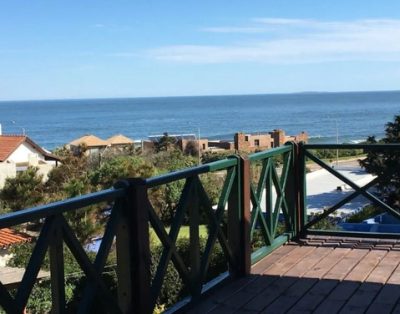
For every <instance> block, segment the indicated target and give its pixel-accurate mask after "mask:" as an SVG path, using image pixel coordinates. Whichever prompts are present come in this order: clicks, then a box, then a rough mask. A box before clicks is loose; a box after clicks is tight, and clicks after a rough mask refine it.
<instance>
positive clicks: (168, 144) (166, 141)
mask: <svg viewBox="0 0 400 314" xmlns="http://www.w3.org/2000/svg"><path fill="white" fill-rule="evenodd" d="M153 144H154V150H155V151H156V152H162V151H169V150H171V149H172V150H174V149H176V144H177V140H176V138H175V137H174V136H169V135H168V133H167V132H165V133H164V135H163V136H162V137H160V138H159V139H157V140H154V141H153Z"/></svg>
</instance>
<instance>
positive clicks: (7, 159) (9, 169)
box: [0, 134, 59, 188]
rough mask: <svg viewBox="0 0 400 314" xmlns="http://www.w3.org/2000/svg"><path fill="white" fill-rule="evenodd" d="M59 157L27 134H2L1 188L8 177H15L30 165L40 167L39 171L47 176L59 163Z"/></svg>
mask: <svg viewBox="0 0 400 314" xmlns="http://www.w3.org/2000/svg"><path fill="white" fill-rule="evenodd" d="M58 161H59V158H58V157H57V156H54V155H53V154H51V153H50V152H48V151H46V150H45V149H43V148H42V147H40V146H39V145H37V144H36V143H35V142H33V141H32V140H31V139H30V138H29V137H27V136H26V135H1V134H0V188H2V187H3V186H4V182H5V179H6V178H7V177H15V176H16V174H17V172H18V171H24V170H26V168H27V167H28V166H34V167H38V168H39V173H40V174H43V175H44V178H46V177H47V174H48V172H49V171H50V170H51V169H52V168H53V167H54V166H56V165H57V163H58Z"/></svg>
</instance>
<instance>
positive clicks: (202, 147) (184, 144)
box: [178, 139, 208, 153]
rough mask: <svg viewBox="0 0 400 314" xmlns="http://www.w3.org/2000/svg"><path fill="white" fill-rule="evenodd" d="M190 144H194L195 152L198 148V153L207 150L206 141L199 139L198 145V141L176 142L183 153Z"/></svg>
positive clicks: (182, 140) (184, 140)
mask: <svg viewBox="0 0 400 314" xmlns="http://www.w3.org/2000/svg"><path fill="white" fill-rule="evenodd" d="M190 143H193V144H194V146H195V148H196V150H198V148H199V147H200V153H202V152H204V151H207V150H208V139H200V143H199V141H198V140H186V139H181V140H179V141H178V146H179V148H180V149H181V150H182V151H183V152H185V151H186V148H187V147H188V145H189V144H190ZM199 144H200V145H199Z"/></svg>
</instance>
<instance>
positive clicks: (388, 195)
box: [360, 115, 400, 209]
mask: <svg viewBox="0 0 400 314" xmlns="http://www.w3.org/2000/svg"><path fill="white" fill-rule="evenodd" d="M367 142H368V143H370V144H375V143H377V140H376V139H375V137H374V136H371V137H369V138H368V140H367ZM380 142H381V143H384V144H398V143H400V115H397V116H395V117H394V121H393V122H389V123H387V124H386V128H385V137H384V138H383V139H382V140H380ZM360 164H361V166H362V167H364V168H365V169H366V171H368V172H369V173H372V174H374V175H376V176H378V177H379V182H378V185H377V188H378V191H379V194H380V197H381V198H382V200H383V201H385V202H387V203H388V204H389V205H391V206H393V207H395V208H397V209H400V151H398V150H382V151H369V152H368V154H367V157H366V158H365V159H364V160H361V161H360Z"/></svg>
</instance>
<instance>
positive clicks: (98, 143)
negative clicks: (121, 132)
mask: <svg viewBox="0 0 400 314" xmlns="http://www.w3.org/2000/svg"><path fill="white" fill-rule="evenodd" d="M108 145H109V143H108V142H107V141H104V140H102V139H101V138H98V137H97V136H94V135H91V134H88V135H85V136H82V137H80V138H78V139H76V140H73V141H72V142H70V143H69V144H67V147H69V148H70V149H71V150H72V151H73V152H75V153H78V152H80V150H81V148H82V146H84V147H85V148H86V154H87V155H89V156H90V155H98V154H100V153H101V152H102V151H103V150H104V149H106V147H107V146H108Z"/></svg>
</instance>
